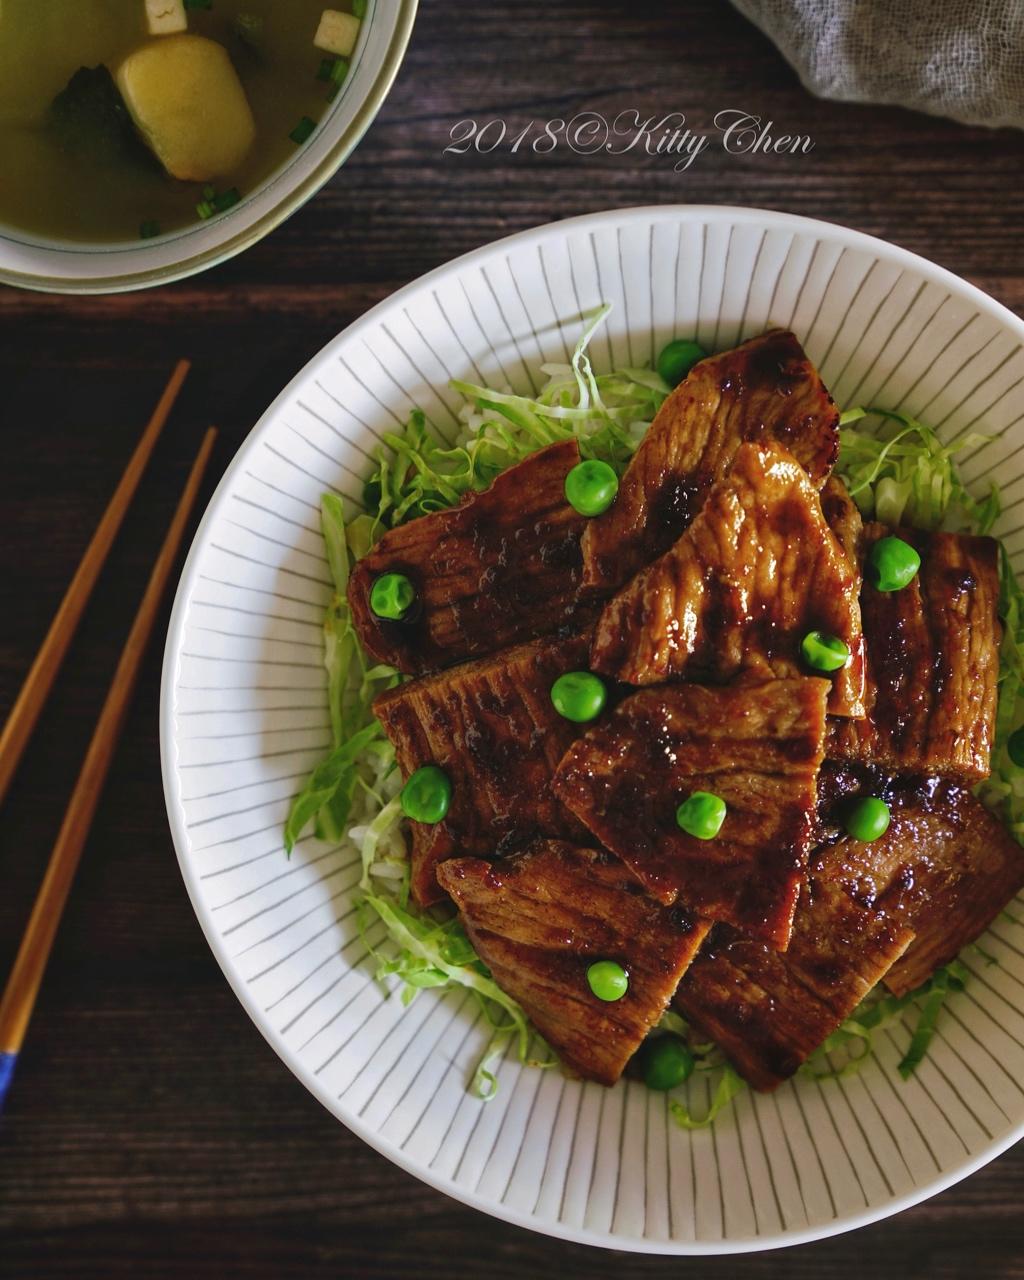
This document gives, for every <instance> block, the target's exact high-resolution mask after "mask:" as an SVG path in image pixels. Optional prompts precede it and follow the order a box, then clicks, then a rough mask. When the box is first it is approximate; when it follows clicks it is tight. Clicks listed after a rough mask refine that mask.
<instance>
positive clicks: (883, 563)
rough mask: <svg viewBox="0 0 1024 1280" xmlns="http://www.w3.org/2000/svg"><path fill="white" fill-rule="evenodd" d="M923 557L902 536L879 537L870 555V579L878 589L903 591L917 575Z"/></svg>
mask: <svg viewBox="0 0 1024 1280" xmlns="http://www.w3.org/2000/svg"><path fill="white" fill-rule="evenodd" d="M920 567H921V557H920V556H919V555H918V554H917V552H916V551H915V550H914V548H913V547H912V546H911V545H910V543H909V542H904V541H903V539H902V538H896V537H888V538H879V539H878V541H877V542H876V543H875V545H874V546H873V547H872V548H871V554H870V555H869V556H868V581H869V582H870V583H871V585H872V586H873V587H874V588H875V590H876V591H902V590H903V588H904V587H908V586H909V585H910V584H911V583H912V582H913V581H914V578H915V577H916V576H917V571H918V569H920Z"/></svg>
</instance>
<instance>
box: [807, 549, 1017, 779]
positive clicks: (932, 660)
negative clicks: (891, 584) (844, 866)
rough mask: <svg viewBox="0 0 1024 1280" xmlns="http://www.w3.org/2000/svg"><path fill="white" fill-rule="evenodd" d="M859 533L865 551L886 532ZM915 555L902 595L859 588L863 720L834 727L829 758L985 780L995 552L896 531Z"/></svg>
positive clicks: (994, 659)
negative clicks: (917, 562) (917, 566)
mask: <svg viewBox="0 0 1024 1280" xmlns="http://www.w3.org/2000/svg"><path fill="white" fill-rule="evenodd" d="M890 532H891V530H889V529H888V528H886V527H885V526H883V525H870V526H868V528H867V529H866V530H865V532H864V539H863V542H864V549H865V553H867V552H868V551H869V550H870V547H871V546H872V545H873V544H874V542H875V541H877V539H878V538H880V537H883V536H885V535H886V534H888V533H890ZM897 532H898V535H899V537H901V538H903V539H904V540H905V541H907V542H910V543H911V544H912V545H913V546H915V547H916V548H917V550H918V552H919V554H920V555H921V570H920V572H919V574H918V576H917V577H916V578H915V579H914V581H913V582H911V583H910V585H909V586H907V587H905V588H904V589H903V590H902V591H897V592H890V593H883V592H878V591H876V590H875V589H874V588H873V587H872V586H870V585H869V584H867V583H865V585H864V587H863V590H862V594H861V609H862V616H863V621H864V633H865V640H866V649H867V665H868V672H869V683H868V690H867V708H868V716H867V718H866V719H865V720H863V721H860V722H858V723H851V722H845V723H843V724H838V723H835V722H833V724H832V725H831V726H830V729H829V741H828V753H829V754H830V755H831V756H834V757H837V758H844V759H860V760H876V761H878V762H879V763H881V764H883V765H886V766H888V767H889V768H891V769H899V770H902V771H905V772H918V773H920V772H935V773H949V774H952V775H954V776H959V777H962V778H966V779H978V778H982V777H985V776H986V775H987V773H988V771H989V760H990V755H991V749H992V740H993V733H994V722H995V705H996V682H997V678H998V666H999V652H998V651H999V640H1000V627H999V623H998V619H997V617H996V604H997V600H998V571H997V564H996V544H995V543H994V541H993V540H992V539H990V538H977V537H971V536H968V535H962V534H950V533H932V534H928V533H922V532H918V531H914V530H907V529H900V530H898V531H897Z"/></svg>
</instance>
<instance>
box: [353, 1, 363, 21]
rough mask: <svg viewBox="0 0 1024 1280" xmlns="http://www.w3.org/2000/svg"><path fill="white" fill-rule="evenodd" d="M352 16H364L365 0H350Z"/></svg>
mask: <svg viewBox="0 0 1024 1280" xmlns="http://www.w3.org/2000/svg"><path fill="white" fill-rule="evenodd" d="M352 16H353V18H365V17H366V0H352Z"/></svg>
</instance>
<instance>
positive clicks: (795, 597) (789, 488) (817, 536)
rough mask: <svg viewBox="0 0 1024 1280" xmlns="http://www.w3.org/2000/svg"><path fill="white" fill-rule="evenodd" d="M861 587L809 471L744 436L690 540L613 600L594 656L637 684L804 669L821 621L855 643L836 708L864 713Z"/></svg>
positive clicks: (835, 695) (836, 687)
mask: <svg viewBox="0 0 1024 1280" xmlns="http://www.w3.org/2000/svg"><path fill="white" fill-rule="evenodd" d="M859 592H860V578H859V575H858V574H857V572H856V570H855V569H854V567H853V566H851V564H850V563H849V561H848V560H847V558H846V555H845V554H844V552H843V549H842V547H841V546H840V544H839V542H838V541H837V540H836V537H835V535H834V534H833V533H832V531H831V530H830V529H829V527H828V525H827V524H826V523H825V517H824V515H823V514H822V509H821V502H820V500H819V497H818V493H817V491H816V490H815V489H814V487H813V485H812V484H811V483H810V481H809V480H808V478H807V474H806V472H805V471H804V470H803V468H802V467H801V466H800V465H799V464H798V463H797V462H796V461H795V460H794V458H793V457H792V455H791V454H788V453H787V452H786V451H785V450H784V449H782V448H781V447H780V446H778V445H774V444H744V445H741V446H740V448H739V449H738V450H737V452H736V456H735V460H734V462H733V465H732V470H731V471H730V472H729V474H728V476H726V477H725V478H724V479H723V480H720V481H719V483H718V484H716V485H715V487H714V489H713V490H712V491H711V493H710V494H709V496H708V499H707V502H706V503H705V505H704V509H703V510H702V511H701V513H700V515H699V516H697V518H696V519H695V520H694V521H693V523H692V524H691V525H690V527H689V528H688V529H687V530H686V532H685V533H684V534H683V535H682V537H681V538H680V539H679V540H678V541H677V542H676V543H675V545H674V546H673V547H672V548H671V549H670V550H668V551H666V552H665V554H664V555H663V556H662V557H661V558H660V559H659V560H655V562H654V563H653V564H651V565H649V566H648V567H647V568H646V569H644V570H642V571H641V572H640V573H639V574H637V576H636V577H635V578H634V579H633V581H632V582H630V583H629V585H628V586H626V587H624V588H623V589H622V590H621V591H620V592H619V594H618V595H616V596H614V597H613V598H612V599H611V600H610V601H609V602H608V604H607V605H606V606H605V608H604V611H603V613H602V614H601V617H600V620H599V622H598V626H597V633H596V635H595V638H594V646H593V649H592V651H591V664H592V666H593V669H594V670H595V671H600V672H603V673H604V674H606V675H610V676H614V677H616V678H617V679H619V680H623V681H625V682H627V683H629V684H638V685H648V684H658V683H660V682H662V681H664V680H707V681H711V682H714V683H724V682H725V681H727V680H731V679H732V678H733V677H734V676H736V675H738V674H739V673H740V672H750V673H752V674H756V675H758V676H760V677H761V678H766V677H771V676H792V675H799V674H801V673H803V672H804V671H805V670H806V667H805V666H804V664H803V662H802V659H801V656H800V644H801V641H802V640H803V638H804V636H805V635H806V634H807V632H808V631H813V630H821V631H825V632H828V633H830V634H832V635H834V636H838V637H839V638H840V639H841V640H842V641H843V642H844V643H845V644H846V645H847V647H848V648H849V651H850V657H849V659H848V661H847V663H846V665H845V666H844V667H842V668H841V669H840V670H839V671H837V672H836V673H835V676H834V678H833V682H832V689H831V693H830V695H829V710H830V711H831V712H832V713H833V714H834V715H842V716H860V715H863V714H864V705H863V694H864V644H863V637H862V635H861V624H860V605H859V602H858V596H859Z"/></svg>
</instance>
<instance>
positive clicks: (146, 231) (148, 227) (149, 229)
mask: <svg viewBox="0 0 1024 1280" xmlns="http://www.w3.org/2000/svg"><path fill="white" fill-rule="evenodd" d="M159 234H160V223H159V222H153V221H149V222H143V223H142V224H141V226H140V227H139V239H140V240H152V239H153V238H154V237H155V236H158V235H159Z"/></svg>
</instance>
